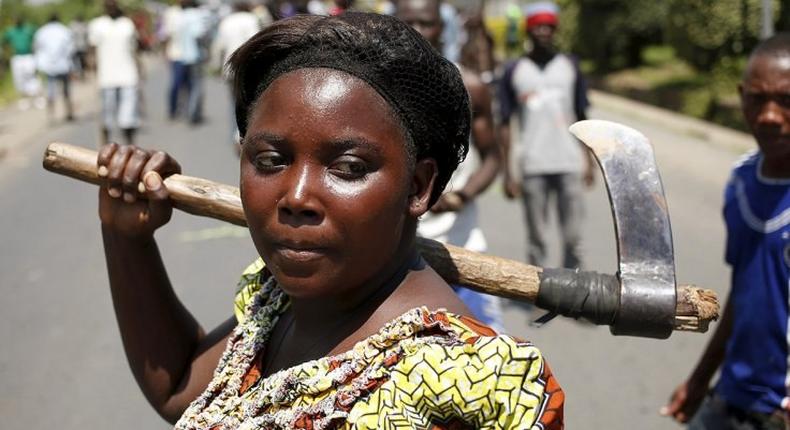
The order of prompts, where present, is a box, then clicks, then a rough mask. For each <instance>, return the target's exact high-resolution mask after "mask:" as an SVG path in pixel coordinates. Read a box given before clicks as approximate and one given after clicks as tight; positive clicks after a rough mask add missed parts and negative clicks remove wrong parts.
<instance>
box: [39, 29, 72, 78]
mask: <svg viewBox="0 0 790 430" xmlns="http://www.w3.org/2000/svg"><path fill="white" fill-rule="evenodd" d="M33 53H34V54H35V57H36V67H37V68H38V70H39V71H41V73H44V74H46V75H50V76H56V75H65V74H67V73H69V72H70V71H71V64H72V56H73V55H74V37H73V36H72V34H71V30H69V29H68V27H66V26H65V25H63V24H61V23H59V22H50V23H48V24H46V25H44V26H43V27H41V28H39V29H38V31H37V32H36V35H35V36H34V38H33Z"/></svg>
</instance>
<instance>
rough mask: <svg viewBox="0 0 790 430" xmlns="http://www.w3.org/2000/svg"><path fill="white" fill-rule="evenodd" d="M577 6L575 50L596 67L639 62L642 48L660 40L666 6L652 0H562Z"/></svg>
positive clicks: (627, 65) (621, 66)
mask: <svg viewBox="0 0 790 430" xmlns="http://www.w3.org/2000/svg"><path fill="white" fill-rule="evenodd" d="M563 6H565V7H568V8H576V10H577V11H578V12H576V16H577V17H578V19H577V20H576V24H577V25H576V27H577V28H576V31H575V34H574V39H575V40H574V41H575V43H574V47H575V51H576V52H578V53H579V54H580V55H582V56H583V57H586V58H590V59H592V60H593V61H594V63H595V65H596V70H598V71H608V70H614V69H619V68H623V67H633V66H637V65H639V64H640V63H641V52H642V48H643V47H644V46H646V45H649V44H655V43H658V42H660V41H661V34H662V28H663V22H664V21H665V18H666V15H667V12H668V7H667V3H666V2H665V1H655V0H565V4H564V5H563Z"/></svg>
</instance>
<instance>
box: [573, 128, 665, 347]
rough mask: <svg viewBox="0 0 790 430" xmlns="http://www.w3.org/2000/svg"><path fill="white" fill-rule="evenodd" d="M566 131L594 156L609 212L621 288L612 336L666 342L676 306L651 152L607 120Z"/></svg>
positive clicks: (644, 143) (641, 141) (635, 134)
mask: <svg viewBox="0 0 790 430" xmlns="http://www.w3.org/2000/svg"><path fill="white" fill-rule="evenodd" d="M570 132H571V133H573V135H574V136H576V137H577V138H578V139H579V140H581V141H582V142H584V144H585V145H587V146H588V147H589V148H590V149H591V150H592V151H593V154H595V158H596V159H597V160H598V164H599V165H600V167H601V171H602V172H603V176H604V181H605V183H606V190H607V192H608V193H609V201H610V203H611V207H612V215H613V217H614V228H615V235H616V236H617V257H618V260H619V277H620V282H621V284H622V285H621V292H620V310H619V311H618V314H617V318H616V321H615V324H614V325H613V326H612V333H613V334H622V335H641V336H645V335H647V336H651V337H658V338H667V337H669V335H670V334H671V333H672V329H673V325H674V318H675V306H676V302H677V299H676V291H675V282H676V281H675V262H674V252H673V248H672V229H671V227H670V224H669V213H668V212H667V202H666V199H665V197H664V187H663V186H662V185H661V178H660V176H659V174H658V167H657V165H656V161H655V156H654V155H653V148H652V147H651V145H650V142H649V141H648V139H647V138H646V137H645V136H644V135H643V134H642V133H640V132H638V131H636V130H634V129H632V128H629V127H626V126H624V125H622V124H618V123H615V122H610V121H600V120H587V121H580V122H577V123H576V124H573V125H572V126H571V127H570Z"/></svg>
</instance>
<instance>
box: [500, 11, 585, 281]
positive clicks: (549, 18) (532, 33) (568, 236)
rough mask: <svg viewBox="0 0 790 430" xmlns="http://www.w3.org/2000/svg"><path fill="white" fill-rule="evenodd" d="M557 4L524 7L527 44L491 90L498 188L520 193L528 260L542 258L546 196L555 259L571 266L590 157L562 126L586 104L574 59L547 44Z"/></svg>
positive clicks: (576, 257) (576, 260)
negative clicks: (500, 149) (554, 217)
mask: <svg viewBox="0 0 790 430" xmlns="http://www.w3.org/2000/svg"><path fill="white" fill-rule="evenodd" d="M558 11H559V10H558V8H557V6H556V5H555V4H554V3H551V2H540V3H533V4H531V5H530V6H529V7H528V8H527V33H528V35H529V38H530V40H531V42H532V49H531V50H530V52H528V53H527V54H526V55H525V56H523V57H521V58H519V59H518V60H516V61H514V62H512V63H511V64H508V65H507V66H506V67H505V73H504V76H503V77H502V81H501V85H500V97H499V99H500V103H501V106H500V113H501V115H502V125H501V127H500V133H501V142H502V145H503V146H504V154H505V159H504V160H503V164H504V167H505V168H504V171H505V193H506V195H507V197H508V198H514V197H516V196H518V195H521V196H522V198H523V202H524V212H525V217H526V222H527V230H528V234H529V242H528V247H527V260H528V262H529V263H530V264H535V265H538V266H545V265H546V240H545V236H546V226H547V219H546V218H547V215H548V204H549V201H550V198H551V197H552V195H554V197H555V198H554V201H555V202H556V205H557V213H558V215H559V224H560V228H561V233H562V242H563V263H562V264H563V266H564V267H579V265H580V264H581V259H580V251H579V242H580V235H581V234H580V228H581V220H582V216H583V202H582V187H583V183H586V184H587V185H591V184H592V179H593V176H592V158H591V157H590V155H589V153H588V152H587V150H586V149H584V148H583V147H582V145H581V143H580V142H578V141H577V140H576V139H575V138H574V137H573V136H572V135H571V134H570V133H569V132H568V126H570V125H571V124H573V123H574V122H576V121H577V120H583V119H586V117H587V114H586V110H587V107H588V105H589V103H588V101H587V94H586V93H587V90H586V84H585V82H584V79H583V77H582V75H581V73H580V72H579V69H578V66H577V64H576V62H575V61H574V60H573V59H572V58H571V57H569V56H568V55H566V54H562V53H559V52H557V50H556V48H555V46H554V33H555V31H556V28H557V24H558V18H557V15H558ZM512 116H516V117H517V118H518V125H519V129H518V131H519V133H518V139H517V141H516V142H514V143H515V145H511V140H510V118H511V117H512ZM511 146H515V148H516V150H517V151H516V152H517V154H518V157H517V165H518V166H519V169H520V178H518V177H516V176H514V175H513V174H512V173H511V171H510V148H511ZM519 179H520V180H519Z"/></svg>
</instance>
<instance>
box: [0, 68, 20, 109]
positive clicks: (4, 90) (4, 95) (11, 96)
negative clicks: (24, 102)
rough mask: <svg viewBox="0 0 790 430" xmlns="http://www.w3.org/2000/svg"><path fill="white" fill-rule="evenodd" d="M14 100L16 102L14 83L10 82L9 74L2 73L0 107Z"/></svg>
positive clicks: (0, 77)
mask: <svg viewBox="0 0 790 430" xmlns="http://www.w3.org/2000/svg"><path fill="white" fill-rule="evenodd" d="M14 100H16V90H15V89H14V82H13V81H12V80H11V73H7V72H6V73H3V74H2V75H0V107H2V106H5V105H7V104H9V103H11V102H13V101H14Z"/></svg>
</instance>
